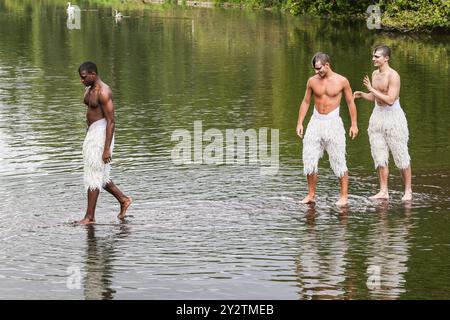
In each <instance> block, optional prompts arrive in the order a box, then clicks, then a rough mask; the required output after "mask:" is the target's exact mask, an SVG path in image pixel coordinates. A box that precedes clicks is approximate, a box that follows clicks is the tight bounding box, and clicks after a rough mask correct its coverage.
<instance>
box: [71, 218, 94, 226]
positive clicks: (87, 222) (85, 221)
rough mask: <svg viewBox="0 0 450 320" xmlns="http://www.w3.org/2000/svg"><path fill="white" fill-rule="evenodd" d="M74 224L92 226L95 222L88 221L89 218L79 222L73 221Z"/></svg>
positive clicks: (92, 220)
mask: <svg viewBox="0 0 450 320" xmlns="http://www.w3.org/2000/svg"><path fill="white" fill-rule="evenodd" d="M75 223H76V224H82V225H87V224H94V223H95V220H94V219H90V218H83V219H81V220H80V221H75Z"/></svg>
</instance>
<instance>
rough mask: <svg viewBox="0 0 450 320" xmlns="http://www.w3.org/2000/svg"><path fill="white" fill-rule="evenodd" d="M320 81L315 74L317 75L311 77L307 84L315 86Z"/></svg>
mask: <svg viewBox="0 0 450 320" xmlns="http://www.w3.org/2000/svg"><path fill="white" fill-rule="evenodd" d="M319 79H320V77H319V76H318V75H317V74H315V75H313V76H311V77H309V79H308V82H307V83H309V84H314V83H315V82H317V81H318V80H319Z"/></svg>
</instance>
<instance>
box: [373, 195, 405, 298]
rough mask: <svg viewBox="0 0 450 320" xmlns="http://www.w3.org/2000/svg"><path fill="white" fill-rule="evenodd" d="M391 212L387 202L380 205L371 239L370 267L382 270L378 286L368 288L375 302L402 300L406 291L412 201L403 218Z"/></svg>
mask: <svg viewBox="0 0 450 320" xmlns="http://www.w3.org/2000/svg"><path fill="white" fill-rule="evenodd" d="M388 210H389V203H388V202H387V201H381V202H380V203H378V204H377V212H378V216H379V221H378V223H377V224H376V225H375V226H374V230H373V231H372V232H370V236H369V239H368V241H369V245H368V249H369V250H368V254H369V258H368V261H367V266H368V268H370V267H375V268H378V271H379V272H377V275H378V276H379V281H378V283H377V285H376V286H368V289H369V295H370V296H371V297H372V298H375V299H398V298H400V296H401V294H402V293H404V292H405V282H406V281H405V274H406V272H408V267H407V262H408V255H409V253H408V251H409V244H408V236H409V229H410V228H411V226H410V221H409V217H410V214H411V206H410V202H406V203H405V204H404V207H403V209H402V210H403V217H402V216H399V215H396V214H392V213H393V212H391V214H388ZM393 210H395V209H393ZM393 210H391V211H393ZM368 270H369V269H368ZM368 276H369V277H370V274H368Z"/></svg>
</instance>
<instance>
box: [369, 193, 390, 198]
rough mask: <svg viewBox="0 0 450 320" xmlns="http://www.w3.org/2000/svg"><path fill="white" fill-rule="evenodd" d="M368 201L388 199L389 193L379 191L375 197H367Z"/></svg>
mask: <svg viewBox="0 0 450 320" xmlns="http://www.w3.org/2000/svg"><path fill="white" fill-rule="evenodd" d="M369 199H372V200H376V199H389V193H388V192H387V191H380V192H378V193H377V194H376V195H374V196H371V197H369Z"/></svg>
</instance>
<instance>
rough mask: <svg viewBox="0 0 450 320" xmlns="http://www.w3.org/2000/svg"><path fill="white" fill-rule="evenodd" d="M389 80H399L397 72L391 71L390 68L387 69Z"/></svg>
mask: <svg viewBox="0 0 450 320" xmlns="http://www.w3.org/2000/svg"><path fill="white" fill-rule="evenodd" d="M389 78H391V79H393V80H394V79H400V75H399V74H398V72H397V71H395V70H394V69H392V68H389Z"/></svg>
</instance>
